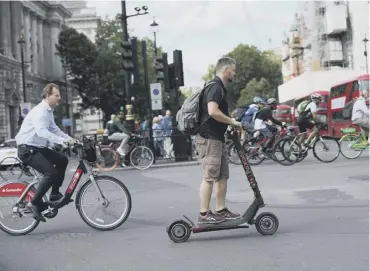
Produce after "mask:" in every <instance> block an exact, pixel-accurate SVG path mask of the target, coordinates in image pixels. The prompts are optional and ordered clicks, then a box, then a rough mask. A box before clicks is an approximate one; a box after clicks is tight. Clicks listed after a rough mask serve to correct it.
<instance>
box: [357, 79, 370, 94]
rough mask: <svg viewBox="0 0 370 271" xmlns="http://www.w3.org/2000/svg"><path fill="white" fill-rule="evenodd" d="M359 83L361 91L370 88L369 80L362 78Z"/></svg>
mask: <svg viewBox="0 0 370 271" xmlns="http://www.w3.org/2000/svg"><path fill="white" fill-rule="evenodd" d="M358 85H359V87H358V88H359V90H360V91H363V90H369V89H370V87H369V80H360V81H358Z"/></svg>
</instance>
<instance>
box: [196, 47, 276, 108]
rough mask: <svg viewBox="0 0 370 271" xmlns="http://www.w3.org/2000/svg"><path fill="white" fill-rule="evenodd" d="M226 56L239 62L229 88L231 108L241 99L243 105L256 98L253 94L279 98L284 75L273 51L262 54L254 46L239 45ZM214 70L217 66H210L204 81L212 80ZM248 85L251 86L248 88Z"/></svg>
mask: <svg viewBox="0 0 370 271" xmlns="http://www.w3.org/2000/svg"><path fill="white" fill-rule="evenodd" d="M226 56H229V57H231V58H233V59H235V60H236V62H237V75H236V79H235V80H234V82H232V83H231V84H230V85H229V86H228V93H229V95H228V96H229V102H230V106H231V107H235V106H236V105H237V104H239V99H240V102H242V101H243V103H244V102H246V103H247V102H249V101H250V100H251V99H253V97H254V94H253V93H259V92H262V93H263V95H264V97H265V98H268V97H274V98H277V96H278V95H277V88H278V86H279V85H280V84H281V83H282V74H281V68H280V63H279V61H278V60H277V59H276V58H275V56H274V54H273V53H272V52H271V51H264V52H261V51H260V50H258V49H257V48H256V47H254V46H250V45H246V44H239V45H238V46H237V47H235V48H234V49H233V50H232V51H231V52H229V53H228V54H226ZM214 70H215V66H214V65H210V66H209V67H208V70H207V73H206V74H205V75H204V77H203V79H204V80H206V79H207V80H209V79H211V78H212V77H213V76H214ZM248 85H250V86H249V87H247V86H248ZM262 88H264V90H263V91H262ZM249 91H251V93H249Z"/></svg>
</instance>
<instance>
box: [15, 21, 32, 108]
mask: <svg viewBox="0 0 370 271" xmlns="http://www.w3.org/2000/svg"><path fill="white" fill-rule="evenodd" d="M18 44H19V46H20V48H21V66H22V85H23V102H24V103H25V102H26V101H27V92H26V73H25V64H28V63H31V62H32V59H33V55H31V60H30V61H25V60H24V45H25V44H26V41H25V40H24V28H22V31H21V34H20V36H19V40H18Z"/></svg>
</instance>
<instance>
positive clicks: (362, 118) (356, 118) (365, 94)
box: [351, 90, 370, 142]
mask: <svg viewBox="0 0 370 271" xmlns="http://www.w3.org/2000/svg"><path fill="white" fill-rule="evenodd" d="M368 99H369V91H368V90H364V91H362V93H361V96H360V97H358V98H357V99H356V101H355V102H354V104H353V109H352V117H351V121H352V123H353V124H356V125H358V126H360V127H361V128H362V130H363V131H364V134H365V135H366V137H368V135H369V108H368V107H367V106H366V100H368ZM368 141H369V142H370V138H368Z"/></svg>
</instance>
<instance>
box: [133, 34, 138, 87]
mask: <svg viewBox="0 0 370 271" xmlns="http://www.w3.org/2000/svg"><path fill="white" fill-rule="evenodd" d="M131 52H132V65H133V68H132V72H133V75H134V85H139V84H140V72H139V60H138V49H137V38H135V37H133V38H132V39H131Z"/></svg>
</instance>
